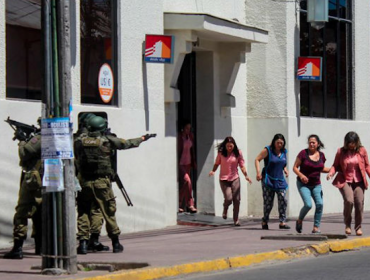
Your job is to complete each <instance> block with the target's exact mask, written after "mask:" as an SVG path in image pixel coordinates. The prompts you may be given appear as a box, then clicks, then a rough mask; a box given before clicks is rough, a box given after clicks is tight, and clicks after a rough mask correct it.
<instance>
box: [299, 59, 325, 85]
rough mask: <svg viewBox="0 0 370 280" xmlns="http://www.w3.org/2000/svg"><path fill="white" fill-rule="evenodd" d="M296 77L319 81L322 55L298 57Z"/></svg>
mask: <svg viewBox="0 0 370 280" xmlns="http://www.w3.org/2000/svg"><path fill="white" fill-rule="evenodd" d="M297 79H298V80H300V81H313V82H321V79H322V57H312V56H311V57H303V56H300V57H298V71H297Z"/></svg>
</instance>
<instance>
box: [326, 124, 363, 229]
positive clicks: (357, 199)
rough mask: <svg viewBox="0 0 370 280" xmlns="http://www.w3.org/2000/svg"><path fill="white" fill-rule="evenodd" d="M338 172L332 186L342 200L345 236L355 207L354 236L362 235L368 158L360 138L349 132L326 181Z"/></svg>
mask: <svg viewBox="0 0 370 280" xmlns="http://www.w3.org/2000/svg"><path fill="white" fill-rule="evenodd" d="M336 172H338V174H337V176H336V177H335V179H334V181H333V185H334V186H336V187H337V188H339V191H340V193H341V194H342V196H343V200H344V210H343V216H344V223H345V225H346V229H345V232H346V234H351V221H352V209H353V206H354V207H355V231H356V235H358V236H361V235H362V229H361V223H362V215H363V209H364V192H365V189H367V187H368V183H367V180H366V174H367V175H368V176H370V165H369V158H368V156H367V152H366V149H365V147H363V146H362V144H361V141H360V137H359V136H358V134H357V133H356V132H353V131H350V132H348V133H347V134H346V136H345V137H344V145H343V147H342V148H339V149H338V151H337V154H336V155H335V159H334V163H333V166H332V167H331V168H330V171H329V174H328V176H327V179H328V180H329V179H331V178H332V177H333V176H334V174H335V173H336Z"/></svg>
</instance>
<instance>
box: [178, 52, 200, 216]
mask: <svg viewBox="0 0 370 280" xmlns="http://www.w3.org/2000/svg"><path fill="white" fill-rule="evenodd" d="M177 86H178V89H179V91H180V102H178V104H177V128H178V131H179V132H180V131H181V129H182V127H183V125H184V123H186V122H188V123H190V125H191V128H192V130H191V132H192V133H193V134H195V136H196V131H197V108H196V105H197V103H196V54H195V52H192V53H190V54H187V55H186V56H185V59H184V62H183V65H182V68H181V71H180V75H179V78H178V81H177ZM193 145H194V146H193V149H194V154H195V162H197V158H196V155H197V147H196V141H194V142H193ZM177 156H178V158H179V157H180V156H181V155H179V154H178V155H177ZM190 179H191V182H192V190H193V191H192V195H193V199H194V206H195V207H197V172H196V170H194V169H192V171H191V175H190ZM179 184H180V180H179ZM180 187H181V186H180V185H179V189H180ZM183 204H184V205H179V208H182V206H185V208H182V209H184V210H185V209H186V205H185V202H183Z"/></svg>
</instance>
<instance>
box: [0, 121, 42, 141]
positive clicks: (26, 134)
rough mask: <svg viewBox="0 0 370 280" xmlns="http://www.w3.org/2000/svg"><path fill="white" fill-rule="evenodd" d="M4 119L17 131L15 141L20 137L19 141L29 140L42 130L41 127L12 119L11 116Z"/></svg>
mask: <svg viewBox="0 0 370 280" xmlns="http://www.w3.org/2000/svg"><path fill="white" fill-rule="evenodd" d="M4 121H5V122H7V123H8V124H9V125H10V127H11V128H12V129H13V130H14V131H15V132H14V137H13V141H14V140H15V139H18V140H19V141H27V140H28V139H30V138H31V137H32V136H34V135H35V134H36V133H38V132H40V129H39V128H37V127H36V126H34V125H28V124H25V123H21V122H17V121H15V120H12V119H10V117H8V118H7V119H6V120H4Z"/></svg>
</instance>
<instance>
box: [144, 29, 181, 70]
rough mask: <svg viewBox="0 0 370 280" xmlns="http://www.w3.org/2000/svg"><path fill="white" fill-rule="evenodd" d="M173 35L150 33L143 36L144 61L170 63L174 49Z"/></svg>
mask: <svg viewBox="0 0 370 280" xmlns="http://www.w3.org/2000/svg"><path fill="white" fill-rule="evenodd" d="M174 42H175V38H174V36H169V35H150V34H147V35H146V36H145V59H144V61H145V62H154V63H172V62H173V51H174Z"/></svg>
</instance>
